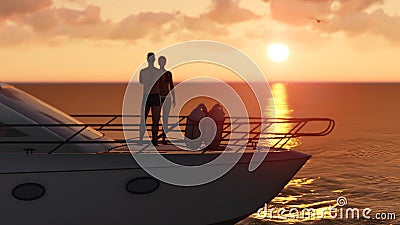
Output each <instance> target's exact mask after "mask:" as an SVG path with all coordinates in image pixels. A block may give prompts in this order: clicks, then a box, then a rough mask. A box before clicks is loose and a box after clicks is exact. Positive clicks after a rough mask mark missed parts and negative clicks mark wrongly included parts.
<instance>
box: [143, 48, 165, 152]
mask: <svg viewBox="0 0 400 225" xmlns="http://www.w3.org/2000/svg"><path fill="white" fill-rule="evenodd" d="M154 61H155V56H154V53H152V52H149V53H148V54H147V62H148V67H146V68H144V69H142V70H141V71H140V77H139V80H140V83H141V84H143V100H142V116H141V126H140V143H139V144H142V143H143V136H144V132H146V120H147V116H148V115H149V111H150V109H151V117H152V128H151V131H152V140H151V142H152V143H153V145H154V146H157V145H158V144H157V136H158V129H159V121H160V110H161V100H160V85H159V83H160V82H159V77H160V70H159V69H157V68H155V67H154ZM143 108H144V110H143ZM143 113H144V115H143Z"/></svg>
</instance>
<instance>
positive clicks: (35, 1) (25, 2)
mask: <svg viewBox="0 0 400 225" xmlns="http://www.w3.org/2000/svg"><path fill="white" fill-rule="evenodd" d="M52 4H53V2H52V1H51V0H12V1H0V19H8V18H11V17H14V16H18V15H24V14H26V13H35V12H37V11H39V10H41V9H44V8H46V7H49V6H51V5H52Z"/></svg>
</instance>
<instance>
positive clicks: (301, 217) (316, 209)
mask: <svg viewBox="0 0 400 225" xmlns="http://www.w3.org/2000/svg"><path fill="white" fill-rule="evenodd" d="M319 179H320V178H319V177H317V178H297V179H292V180H291V181H290V182H289V183H288V184H287V185H286V187H285V190H284V191H283V192H282V193H280V194H279V195H278V196H277V197H275V198H274V199H273V200H272V201H271V202H270V203H268V208H267V209H266V210H262V211H261V213H260V211H259V212H257V213H254V214H253V215H252V216H251V218H253V219H257V220H261V221H263V222H275V223H284V224H295V223H301V222H306V221H319V220H326V219H330V218H331V215H332V213H334V211H331V210H332V209H334V208H336V207H337V206H338V204H337V202H336V199H335V198H334V199H332V196H324V195H320V194H319V193H318V192H317V191H315V190H313V185H315V184H314V182H316V181H317V180H319ZM341 192H342V190H335V191H332V193H336V194H337V193H341ZM299 193H301V194H299ZM309 195H312V196H313V199H316V200H314V201H313V202H308V201H306V199H309ZM282 209H284V212H283V213H282V212H280V214H279V213H278V210H282ZM293 209H296V210H297V211H298V214H294V213H293V211H292V212H291V211H290V210H293ZM309 209H313V211H312V212H310V211H308V210H309ZM303 210H304V214H302V213H303ZM295 215H296V216H295Z"/></svg>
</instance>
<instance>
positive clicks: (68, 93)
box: [14, 83, 400, 225]
mask: <svg viewBox="0 0 400 225" xmlns="http://www.w3.org/2000/svg"><path fill="white" fill-rule="evenodd" d="M14 85H15V86H17V87H18V88H20V89H23V90H24V91H27V92H29V93H31V94H32V95H34V96H36V97H38V98H40V99H42V100H44V101H46V102H48V103H50V104H51V105H53V106H55V107H57V108H59V109H61V110H63V111H65V112H67V113H69V114H120V113H121V108H122V102H123V96H124V92H125V88H126V84H14ZM271 90H272V93H273V95H274V99H275V104H276V105H275V107H276V115H275V116H276V117H329V118H332V119H334V120H335V121H336V127H335V130H334V131H333V133H332V134H330V135H328V136H326V137H307V138H301V139H299V140H295V143H292V145H291V147H292V148H293V149H295V150H297V151H301V152H305V153H308V154H311V155H312V156H313V157H312V158H311V159H310V160H309V161H308V162H307V163H306V165H305V166H304V167H303V168H302V169H301V170H300V172H299V173H298V174H297V175H296V176H295V177H294V178H293V179H292V181H291V182H290V183H289V184H288V185H287V187H286V188H285V189H284V190H283V191H282V192H281V193H280V194H279V195H278V196H277V197H276V198H275V199H274V200H273V201H272V202H271V203H269V204H268V206H267V207H266V209H272V208H276V209H285V210H287V211H288V210H290V209H293V208H296V209H297V210H298V211H301V210H302V209H304V208H308V209H313V210H315V212H316V213H317V214H316V216H312V215H311V216H307V215H305V216H301V215H300V216H297V217H291V216H293V215H295V214H293V213H292V214H290V215H289V214H287V213H286V214H284V216H286V218H283V217H280V216H278V215H276V213H273V214H272V215H271V214H270V215H267V216H265V215H266V214H262V212H265V210H261V211H260V212H261V213H256V212H255V214H253V215H251V216H250V217H248V218H246V219H244V220H243V221H241V222H239V223H238V224H241V225H244V224H304V225H306V224H318V225H319V224H400V218H399V217H400V202H399V201H400V167H399V165H400V149H399V147H400V84H389V83H385V84H356V83H274V84H271ZM177 94H179V93H177ZM251 104H252V103H251V101H250V105H251ZM282 129H288V128H282ZM338 198H339V199H341V200H344V198H345V199H346V201H347V204H345V205H342V204H343V202H339V203H338V202H337V199H338ZM339 204H341V205H339ZM331 208H336V209H338V210H340V209H342V210H347V209H349V208H357V209H358V210H359V211H360V213H361V214H362V211H363V210H364V209H366V208H369V209H370V210H371V212H370V213H369V216H370V217H371V219H365V218H362V215H361V214H360V219H356V218H352V217H351V216H349V217H348V218H346V213H344V214H342V216H340V211H336V212H337V214H336V218H332V217H334V216H335V214H334V213H333V214H332V213H331V214H330V215H328V214H327V212H328V211H327V210H328V209H331ZM377 213H383V214H379V216H380V217H383V216H384V215H386V217H389V216H392V215H393V214H392V213H395V215H396V219H391V220H389V219H385V220H384V219H372V218H373V217H377ZM389 213H391V215H389ZM322 214H325V215H322ZM263 215H264V216H263Z"/></svg>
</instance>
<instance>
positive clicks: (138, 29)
mask: <svg viewBox="0 0 400 225" xmlns="http://www.w3.org/2000/svg"><path fill="white" fill-rule="evenodd" d="M177 15H178V14H177V13H165V12H159V13H155V12H144V13H139V14H135V15H131V16H128V17H127V18H125V19H123V20H122V21H121V22H119V23H118V24H115V25H114V28H113V31H112V32H111V36H110V37H111V38H112V39H131V40H134V39H138V38H142V37H146V36H147V35H149V34H151V33H152V34H153V35H156V36H160V35H163V34H164V31H165V29H164V28H163V25H165V24H167V23H170V22H171V21H173V20H174V19H175V17H176V16H177Z"/></svg>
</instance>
